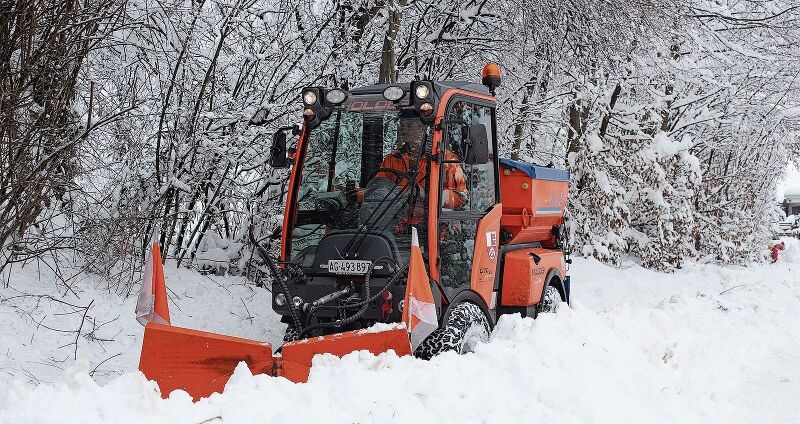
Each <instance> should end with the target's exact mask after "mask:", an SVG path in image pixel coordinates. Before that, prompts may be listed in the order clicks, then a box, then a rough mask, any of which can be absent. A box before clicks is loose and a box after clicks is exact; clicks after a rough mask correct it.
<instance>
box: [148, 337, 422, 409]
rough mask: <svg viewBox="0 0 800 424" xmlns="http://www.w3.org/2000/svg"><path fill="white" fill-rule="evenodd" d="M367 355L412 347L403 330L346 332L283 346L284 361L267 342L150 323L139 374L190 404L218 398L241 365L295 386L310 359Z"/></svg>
mask: <svg viewBox="0 0 800 424" xmlns="http://www.w3.org/2000/svg"><path fill="white" fill-rule="evenodd" d="M358 350H368V351H370V352H372V353H374V354H379V353H382V352H386V351H389V350H394V351H395V353H396V354H397V355H410V354H411V345H410V343H409V340H408V333H407V331H406V329H405V327H403V326H399V327H397V328H393V329H390V330H385V331H378V332H369V331H364V330H357V331H349V332H345V333H339V334H332V335H329V336H324V337H313V338H310V339H303V340H298V341H296V342H291V343H286V344H285V345H284V346H283V349H282V353H283V355H282V356H273V354H272V347H271V346H270V345H269V344H268V343H263V342H259V341H256V340H249V339H243V338H239V337H230V336H224V335H221V334H214V333H208V332H205V331H197V330H191V329H187V328H180V327H173V326H169V325H162V324H156V323H148V324H147V326H146V327H145V331H144V341H143V343H142V355H141V358H140V359H139V370H140V371H141V372H142V373H143V374H144V375H145V377H147V378H148V379H149V380H154V381H155V382H156V383H158V387H159V388H160V389H161V394H162V396H164V397H167V396H168V395H169V394H170V392H172V391H173V390H178V389H181V390H184V391H186V392H187V393H189V394H190V395H191V396H192V397H193V398H194V400H198V399H200V398H201V397H208V396H210V395H211V394H212V393H214V392H219V393H221V392H222V390H223V389H224V388H225V383H227V382H228V379H229V378H230V377H231V375H233V371H234V369H235V368H236V366H237V365H238V364H239V362H244V363H245V364H246V365H247V367H248V368H250V371H251V372H252V373H253V374H268V375H272V376H276V377H277V376H282V377H286V378H287V379H289V380H291V381H293V382H295V383H303V382H305V381H306V380H307V379H308V374H309V371H310V369H311V363H312V359H313V358H314V356H315V355H317V354H322V353H329V354H332V355H336V356H339V357H342V356H344V355H346V354H348V353H350V352H354V351H358Z"/></svg>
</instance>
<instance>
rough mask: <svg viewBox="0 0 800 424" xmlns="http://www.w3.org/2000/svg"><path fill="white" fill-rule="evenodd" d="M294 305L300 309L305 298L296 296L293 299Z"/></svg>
mask: <svg viewBox="0 0 800 424" xmlns="http://www.w3.org/2000/svg"><path fill="white" fill-rule="evenodd" d="M292 303H294V306H297V307H298V308H299V307H300V305H302V304H303V298H302V297H300V296H295V297H293V298H292Z"/></svg>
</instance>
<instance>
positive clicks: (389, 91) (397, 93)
mask: <svg viewBox="0 0 800 424" xmlns="http://www.w3.org/2000/svg"><path fill="white" fill-rule="evenodd" d="M405 94H406V92H405V91H403V89H402V88H400V87H397V86H391V87H386V89H385V90H383V98H384V99H386V100H389V101H390V102H396V101H398V100H400V99H402V98H403V96H404V95H405Z"/></svg>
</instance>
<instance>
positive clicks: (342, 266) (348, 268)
mask: <svg viewBox="0 0 800 424" xmlns="http://www.w3.org/2000/svg"><path fill="white" fill-rule="evenodd" d="M370 265H372V261H351V260H344V259H331V260H329V261H328V272H330V273H333V274H344V275H364V274H366V273H367V269H369V266H370Z"/></svg>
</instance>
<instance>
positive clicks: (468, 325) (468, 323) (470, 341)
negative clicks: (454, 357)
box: [414, 302, 491, 359]
mask: <svg viewBox="0 0 800 424" xmlns="http://www.w3.org/2000/svg"><path fill="white" fill-rule="evenodd" d="M490 333H491V328H490V327H489V320H488V319H487V318H486V315H484V314H483V311H481V308H479V307H478V305H476V304H474V303H469V302H462V303H459V304H458V305H456V307H455V308H453V310H452V311H451V312H450V316H449V317H448V318H447V322H446V323H445V324H444V325H442V326H441V327H439V328H437V329H436V331H434V332H433V333H431V335H429V336H428V337H427V338H426V339H425V340H423V341H422V343H420V345H419V346H417V349H416V350H415V351H414V356H416V357H417V358H421V359H431V358H433V357H434V356H436V355H438V354H440V353H442V352H447V351H456V352H458V353H459V354H463V353H467V352H472V351H473V350H474V349H475V345H477V344H478V343H479V342H488V341H489V334H490Z"/></svg>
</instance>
